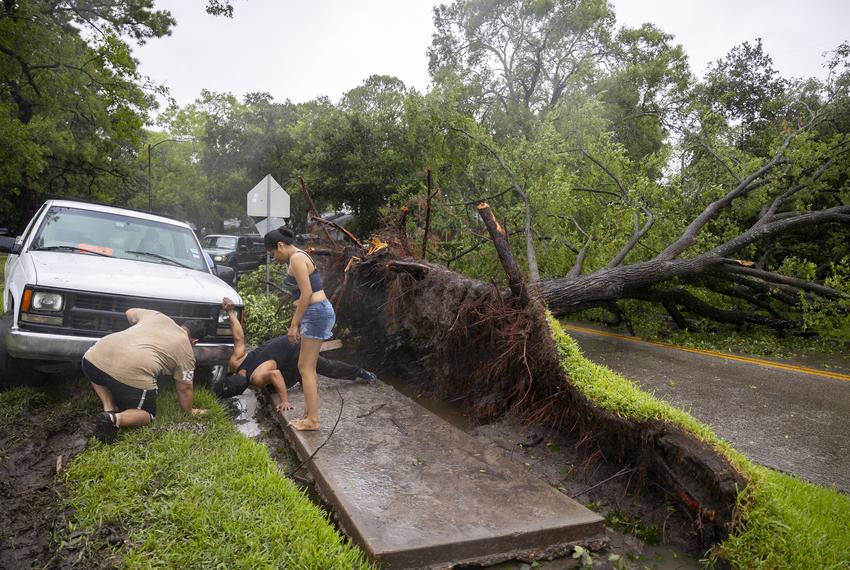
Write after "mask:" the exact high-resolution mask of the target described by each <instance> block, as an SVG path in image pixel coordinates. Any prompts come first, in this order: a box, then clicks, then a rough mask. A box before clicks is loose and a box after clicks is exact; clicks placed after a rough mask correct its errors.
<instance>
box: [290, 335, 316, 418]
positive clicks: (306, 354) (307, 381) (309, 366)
mask: <svg viewBox="0 0 850 570" xmlns="http://www.w3.org/2000/svg"><path fill="white" fill-rule="evenodd" d="M321 348H322V341H321V340H317V339H313V338H302V339H301V352H299V354H298V372H299V373H300V374H301V387H302V388H303V389H304V419H303V420H293V421H291V422H289V425H291V426H292V427H294V428H295V429H297V430H299V431H305V430H317V429H319V427H320V424H319V381H318V377H317V376H316V361H317V360H318V359H319V350H320V349H321Z"/></svg>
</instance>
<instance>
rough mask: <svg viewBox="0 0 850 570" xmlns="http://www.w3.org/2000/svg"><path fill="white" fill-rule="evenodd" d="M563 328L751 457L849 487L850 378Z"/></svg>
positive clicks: (595, 355)
mask: <svg viewBox="0 0 850 570" xmlns="http://www.w3.org/2000/svg"><path fill="white" fill-rule="evenodd" d="M567 326H568V327H569V325H567ZM580 326H582V327H583V328H584V327H585V325H580ZM567 332H568V333H569V334H570V335H571V336H572V337H573V338H575V339H576V340H577V341H578V343H579V345H580V346H581V348H582V350H583V351H584V353H585V355H586V356H588V357H589V358H590V359H591V360H593V361H594V362H596V363H598V364H603V365H605V366H607V367H608V368H610V369H611V370H614V371H615V372H618V373H620V374H622V375H623V376H625V377H626V378H629V379H630V380H633V381H635V382H636V383H638V384H639V385H640V386H641V387H642V388H643V389H644V390H647V391H649V392H651V393H653V394H655V395H656V396H657V397H658V398H661V399H663V400H666V401H668V402H670V403H671V404H673V405H675V406H677V407H679V408H682V409H684V410H687V411H688V412H690V413H691V414H692V415H693V416H694V417H696V418H697V419H699V420H700V421H702V422H704V423H706V424H708V425H709V426H711V427H712V428H713V429H714V431H715V433H717V434H718V435H719V436H720V437H722V438H724V439H726V440H727V441H729V442H730V443H732V444H733V446H734V447H735V448H736V449H738V450H739V451H742V452H743V453H745V454H746V455H747V456H749V457H750V458H751V459H753V460H754V461H756V462H758V463H761V464H762V465H766V466H768V467H772V468H774V469H778V470H780V471H784V472H787V473H793V474H795V475H799V476H800V477H803V478H805V479H808V480H810V481H813V482H815V483H820V484H822V485H834V486H836V487H837V488H838V489H840V490H842V491H844V492H850V376H848V377H846V378H847V379H842V378H841V377H840V376H841V375H840V374H836V373H834V372H830V371H829V370H827V369H826V368H824V369H823V371H824V372H825V373H826V374H827V375H833V376H836V377H835V378H830V377H827V376H820V375H817V374H814V373H806V372H803V371H798V370H794V369H782V368H773V367H768V366H765V365H760V364H756V363H750V362H741V361H736V360H731V359H727V358H722V357H719V356H713V355H706V354H698V353H694V352H687V351H684V350H680V349H676V348H671V347H665V346H657V345H653V344H650V343H646V342H640V341H637V342H636V341H635V340H629V339H625V338H614V337H610V336H602V335H601V334H599V333H598V332H597V333H592V332H585V331H578V330H575V329H573V328H567ZM600 332H601V331H600ZM603 334H604V333H603ZM807 365H808V366H811V363H807Z"/></svg>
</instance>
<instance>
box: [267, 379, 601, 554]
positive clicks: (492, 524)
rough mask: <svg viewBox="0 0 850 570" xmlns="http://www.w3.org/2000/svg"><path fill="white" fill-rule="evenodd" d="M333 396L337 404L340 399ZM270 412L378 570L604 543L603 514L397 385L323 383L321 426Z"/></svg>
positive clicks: (297, 395) (296, 399)
mask: <svg viewBox="0 0 850 570" xmlns="http://www.w3.org/2000/svg"><path fill="white" fill-rule="evenodd" d="M340 398H342V400H341V399H340ZM290 400H291V401H292V403H293V404H294V405H295V407H296V410H295V411H293V412H287V413H286V414H285V416H286V417H284V415H279V416H278V420H279V421H280V423H281V424H282V426H284V432H285V433H286V436H287V438H288V439H289V440H290V441H291V443H292V444H293V447H294V448H295V450H296V451H297V453H298V454H299V456H300V457H301V458H302V459H306V458H307V457H309V456H310V455H311V454H312V453H314V452H315V451H316V449H317V448H319V447H320V446H322V444H323V443H325V441H326V439H327V438H328V435H329V434H330V433H331V430H332V429H333V427H334V423H335V421H336V418H337V416H338V414H339V413H340V408H341V416H340V421H339V424H338V425H337V427H336V431H335V432H334V433H333V436H332V437H331V438H330V439H329V440H327V443H326V444H325V445H324V447H321V449H319V451H318V453H317V454H316V456H315V457H314V458H313V460H312V461H310V462H308V465H307V466H306V467H305V468H309V470H310V471H311V474H312V475H313V477H314V478H315V480H316V482H317V485H318V488H319V491H320V492H321V493H322V495H323V496H324V499H325V500H326V501H327V502H328V504H330V505H331V507H332V508H333V510H334V511H335V513H336V516H337V519H338V521H339V523H340V526H341V527H342V528H343V529H344V530H345V531H346V532H347V533H348V534H349V535H350V536H351V537H352V538H353V539H354V540H355V541H356V542H357V543H358V544H360V546H361V547H362V548H363V549H364V550H365V551H366V552H367V553H368V555H369V556H370V557H371V558H372V559H373V560H374V561H375V562H377V563H379V564H381V566H382V567H384V568H388V569H396V568H450V567H452V566H454V565H456V564H461V563H467V564H468V563H479V564H480V563H495V562H498V561H502V560H510V559H543V558H551V557H554V556H562V555H564V554H567V553H568V552H569V551H570V550H571V549H572V546H573V545H574V544H579V543H580V544H589V543H593V542H595V541H599V540H600V539H602V537H603V536H604V521H603V519H602V517H600V516H599V515H597V514H596V513H593V512H592V511H590V510H588V509H586V508H585V507H583V506H582V505H580V504H579V503H578V502H576V501H574V500H572V499H570V498H569V497H567V496H565V495H563V494H562V493H560V492H559V491H558V490H556V489H554V488H553V487H552V486H550V485H549V484H547V483H545V482H544V481H542V480H541V479H539V478H538V477H536V476H535V475H533V474H531V473H528V471H527V469H526V468H525V467H524V466H521V465H519V464H517V463H515V462H513V461H511V460H509V459H507V458H505V457H504V456H503V455H502V454H501V453H500V452H499V451H498V450H497V449H495V448H494V447H493V446H487V445H485V444H484V443H482V442H481V441H480V440H478V439H476V438H475V437H472V436H469V435H468V434H466V433H464V432H463V431H461V430H459V429H457V428H455V427H453V426H451V425H450V424H448V423H446V422H445V421H443V420H442V419H440V418H438V417H437V416H435V415H434V414H432V413H431V412H429V411H427V410H426V409H425V408H423V407H421V406H420V405H418V404H417V403H415V402H414V401H412V400H411V399H409V398H408V397H406V396H404V395H403V394H401V393H400V392H398V391H396V390H395V389H394V388H392V387H390V386H387V385H385V384H382V383H378V384H377V385H374V386H368V385H364V384H359V383H352V382H350V381H336V380H331V379H327V378H322V377H320V380H319V402H320V414H321V419H322V429H321V431H318V432H295V431H294V430H292V428H289V427H287V426H286V419H293V418H297V417H300V416H301V415H302V414H303V396H302V393H301V391H300V390H297V391H292V392H291V393H290Z"/></svg>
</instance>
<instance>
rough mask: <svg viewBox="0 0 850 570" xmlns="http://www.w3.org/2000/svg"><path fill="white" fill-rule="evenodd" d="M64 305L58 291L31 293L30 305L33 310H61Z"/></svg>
mask: <svg viewBox="0 0 850 570" xmlns="http://www.w3.org/2000/svg"><path fill="white" fill-rule="evenodd" d="M63 305H64V300H63V299H62V295H60V294H59V293H44V292H37V293H33V295H32V302H31V303H30V307H31V308H32V310H33V311H43V312H50V311H61V310H62V306H63Z"/></svg>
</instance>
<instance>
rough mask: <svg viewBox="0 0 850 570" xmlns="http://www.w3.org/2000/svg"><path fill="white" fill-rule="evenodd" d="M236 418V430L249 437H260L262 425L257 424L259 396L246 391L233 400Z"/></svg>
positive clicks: (251, 391) (234, 419)
mask: <svg viewBox="0 0 850 570" xmlns="http://www.w3.org/2000/svg"><path fill="white" fill-rule="evenodd" d="M233 405H234V408H235V409H236V417H234V418H233V421H234V423H235V424H236V429H238V430H239V431H240V432H241V433H243V434H244V435H246V436H248V437H257V436H258V435H260V433H261V432H260V425H259V423H257V418H256V413H257V395H256V393H255V392H254V391H253V390H245V392H243V393H242V394H240V395H239V396H235V397H234V398H233Z"/></svg>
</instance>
